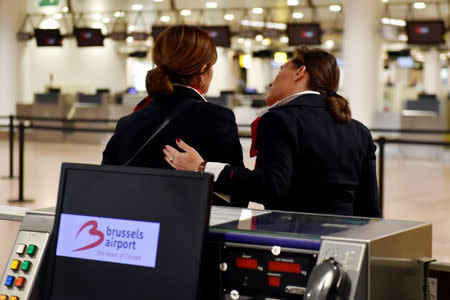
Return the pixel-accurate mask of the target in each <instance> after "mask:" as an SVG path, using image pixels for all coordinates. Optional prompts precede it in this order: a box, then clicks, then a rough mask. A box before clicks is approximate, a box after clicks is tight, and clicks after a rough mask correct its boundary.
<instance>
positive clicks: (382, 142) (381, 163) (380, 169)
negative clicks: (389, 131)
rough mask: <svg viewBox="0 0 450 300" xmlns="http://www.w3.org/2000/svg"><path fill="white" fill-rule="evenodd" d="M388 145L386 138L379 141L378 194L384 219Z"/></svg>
mask: <svg viewBox="0 0 450 300" xmlns="http://www.w3.org/2000/svg"><path fill="white" fill-rule="evenodd" d="M385 144H386V138H384V137H380V138H379V139H378V146H380V154H379V162H378V193H379V200H380V210H381V217H384V197H383V196H384V195H383V182H384V146H385Z"/></svg>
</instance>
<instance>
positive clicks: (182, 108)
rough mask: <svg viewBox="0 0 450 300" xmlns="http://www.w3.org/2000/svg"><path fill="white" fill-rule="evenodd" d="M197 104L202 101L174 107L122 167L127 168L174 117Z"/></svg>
mask: <svg viewBox="0 0 450 300" xmlns="http://www.w3.org/2000/svg"><path fill="white" fill-rule="evenodd" d="M199 102H202V101H199V100H197V101H194V102H188V103H182V104H180V105H177V106H176V107H175V109H173V110H172V111H170V112H169V114H168V115H167V117H166V118H165V119H164V121H163V122H162V123H161V125H159V127H158V128H157V129H156V130H155V132H154V133H153V134H152V135H151V136H150V137H149V138H148V140H147V141H146V142H145V143H144V144H143V145H142V146H141V148H139V150H138V151H136V153H134V154H133V156H132V157H131V158H130V159H129V160H128V161H127V162H126V163H125V164H124V165H123V166H124V167H125V166H128V165H129V164H130V163H131V162H132V161H133V160H134V159H135V158H136V156H138V154H139V153H141V151H142V150H143V149H144V148H145V146H147V145H148V143H150V141H151V140H153V139H154V138H155V136H157V135H158V133H160V132H161V130H163V129H164V128H165V127H166V126H167V125H169V124H170V122H172V121H173V120H174V119H175V118H176V117H178V116H179V115H180V114H181V113H182V112H183V111H185V110H186V109H187V108H188V107H189V106H191V105H192V104H194V103H199Z"/></svg>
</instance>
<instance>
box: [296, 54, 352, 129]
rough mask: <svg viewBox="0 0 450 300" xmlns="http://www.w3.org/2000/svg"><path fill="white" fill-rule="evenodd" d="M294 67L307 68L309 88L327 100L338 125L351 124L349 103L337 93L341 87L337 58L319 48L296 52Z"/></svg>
mask: <svg viewBox="0 0 450 300" xmlns="http://www.w3.org/2000/svg"><path fill="white" fill-rule="evenodd" d="M292 62H293V63H294V65H295V66H296V67H297V68H299V67H301V66H305V67H306V71H307V72H308V74H309V82H308V87H309V89H311V90H314V91H317V92H319V93H321V94H322V95H324V96H325V97H326V98H327V107H328V110H329V111H330V113H331V114H332V115H333V117H334V118H335V120H336V122H338V123H349V122H350V120H351V117H352V113H351V110H350V106H349V103H348V101H347V100H346V99H345V98H344V97H342V96H341V95H338V94H337V93H336V91H337V89H338V86H339V67H338V65H337V63H336V58H335V57H334V56H333V55H332V54H330V53H328V52H326V51H324V50H322V49H318V48H314V49H308V48H304V47H303V48H297V49H295V50H294V58H293V59H292Z"/></svg>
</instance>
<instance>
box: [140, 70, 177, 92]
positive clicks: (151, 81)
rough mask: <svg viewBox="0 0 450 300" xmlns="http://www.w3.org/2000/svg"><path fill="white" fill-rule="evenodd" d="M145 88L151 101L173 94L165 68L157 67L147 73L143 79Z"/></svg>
mask: <svg viewBox="0 0 450 300" xmlns="http://www.w3.org/2000/svg"><path fill="white" fill-rule="evenodd" d="M145 88H146V90H147V93H148V95H149V96H150V98H152V99H156V98H159V97H164V96H169V95H171V94H173V85H172V82H171V81H170V79H169V72H168V70H167V68H164V67H161V66H159V67H156V68H154V69H153V70H150V71H148V73H147V77H146V78H145Z"/></svg>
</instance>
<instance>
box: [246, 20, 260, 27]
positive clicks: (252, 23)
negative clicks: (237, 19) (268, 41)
mask: <svg viewBox="0 0 450 300" xmlns="http://www.w3.org/2000/svg"><path fill="white" fill-rule="evenodd" d="M241 25H244V26H251V27H264V22H263V21H250V20H242V21H241Z"/></svg>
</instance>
